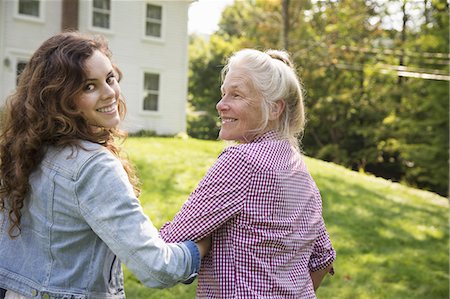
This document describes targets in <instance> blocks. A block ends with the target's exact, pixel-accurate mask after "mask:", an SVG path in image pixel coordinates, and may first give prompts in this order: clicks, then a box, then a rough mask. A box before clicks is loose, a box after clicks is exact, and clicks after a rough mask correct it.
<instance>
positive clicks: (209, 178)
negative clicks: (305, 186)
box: [160, 148, 251, 242]
mask: <svg viewBox="0 0 450 299" xmlns="http://www.w3.org/2000/svg"><path fill="white" fill-rule="evenodd" d="M250 181H251V166H250V165H249V163H248V162H247V160H246V159H245V157H244V156H243V154H242V152H241V151H239V150H238V149H236V148H228V149H226V150H225V151H224V152H222V154H221V155H220V156H219V157H218V159H217V160H216V162H215V163H214V165H213V166H212V167H211V168H210V169H209V171H208V173H207V174H206V175H205V177H204V178H203V179H202V180H201V181H200V183H199V184H198V186H197V188H196V189H195V190H194V191H193V192H192V193H191V195H190V196H189V198H188V200H187V201H186V202H185V203H184V205H183V206H182V207H181V209H180V211H179V212H178V213H177V214H176V215H175V217H174V219H173V220H172V221H171V222H168V223H166V224H165V225H164V226H163V227H162V228H161V229H160V235H161V237H162V238H163V239H164V240H165V241H167V242H179V241H181V240H194V241H197V240H199V239H203V238H205V237H206V236H208V235H210V234H211V233H212V232H213V231H214V230H216V229H217V228H219V227H220V226H221V225H222V224H223V223H225V222H226V221H228V220H229V219H231V218H232V217H234V216H235V215H236V214H238V213H239V212H240V211H241V209H242V207H243V205H244V203H245V199H246V196H247V192H248V185H249V183H250Z"/></svg>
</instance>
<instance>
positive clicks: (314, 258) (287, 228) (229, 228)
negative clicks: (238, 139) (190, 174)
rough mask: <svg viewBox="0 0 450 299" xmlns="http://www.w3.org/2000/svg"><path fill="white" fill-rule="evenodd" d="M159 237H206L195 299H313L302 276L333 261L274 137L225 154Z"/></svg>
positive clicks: (295, 169)
mask: <svg viewBox="0 0 450 299" xmlns="http://www.w3.org/2000/svg"><path fill="white" fill-rule="evenodd" d="M160 234H161V237H162V238H163V239H164V240H165V241H167V242H179V241H183V240H187V239H190V240H199V239H201V238H203V237H205V236H207V235H209V234H211V235H212V248H211V251H210V252H209V254H208V255H207V256H206V257H205V258H204V259H203V260H202V267H201V270H200V275H199V281H198V288H197V298H224V299H230V298H270V299H275V298H283V299H284V298H295V299H299V298H315V294H314V291H313V286H312V281H311V278H310V274H309V272H310V271H316V270H319V269H324V268H326V267H327V266H329V265H330V264H331V263H332V262H333V261H334V259H335V257H336V253H335V251H334V249H333V247H332V245H331V242H330V239H329V237H328V234H327V232H326V230H325V224H324V221H323V218H322V200H321V197H320V193H319V190H318V189H317V187H316V184H315V183H314V181H313V179H312V178H311V176H310V175H309V173H308V171H307V169H306V167H305V164H304V163H303V161H302V159H301V156H300V154H299V153H298V152H297V151H296V150H295V149H294V148H292V147H291V145H290V144H289V142H288V141H286V140H277V139H276V135H275V133H274V132H268V133H266V134H264V135H263V136H261V137H259V138H258V139H256V140H254V141H253V142H251V143H248V144H239V145H236V146H230V147H228V148H226V149H225V150H224V151H223V152H222V153H221V154H220V156H219V157H218V159H217V161H216V162H215V163H214V165H213V166H212V167H211V168H210V170H209V171H208V173H207V174H206V175H205V177H204V178H203V179H202V181H201V182H200V183H199V185H198V186H197V188H196V189H195V190H194V191H193V193H192V194H191V195H190V196H189V199H188V200H187V201H186V202H185V204H184V205H183V207H182V208H181V210H180V211H179V212H178V214H177V215H176V216H175V218H174V219H173V221H172V222H169V223H166V224H165V225H164V226H163V227H162V228H161V230H160Z"/></svg>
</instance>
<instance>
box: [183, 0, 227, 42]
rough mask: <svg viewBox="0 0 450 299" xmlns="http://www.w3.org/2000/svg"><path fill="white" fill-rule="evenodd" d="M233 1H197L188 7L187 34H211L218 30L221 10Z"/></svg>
mask: <svg viewBox="0 0 450 299" xmlns="http://www.w3.org/2000/svg"><path fill="white" fill-rule="evenodd" d="M233 2H234V0H197V1H195V2H193V3H192V4H191V5H190V6H189V22H188V31H189V33H194V32H195V33H198V34H212V33H213V32H214V31H216V30H217V29H218V27H217V24H218V22H219V20H220V16H221V14H222V10H223V9H224V8H225V7H226V6H227V5H230V4H232V3H233Z"/></svg>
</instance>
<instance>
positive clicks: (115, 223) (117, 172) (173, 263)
mask: <svg viewBox="0 0 450 299" xmlns="http://www.w3.org/2000/svg"><path fill="white" fill-rule="evenodd" d="M75 193H76V199H77V201H78V205H79V209H80V213H81V215H82V216H83V217H84V219H85V220H86V222H87V223H88V224H89V226H90V227H91V228H92V230H93V231H94V232H95V233H96V234H97V235H98V236H99V237H100V238H101V239H102V240H103V242H105V243H106V245H107V246H108V247H109V248H110V249H111V251H112V252H114V254H116V255H117V256H118V257H119V259H120V260H121V261H122V262H123V263H124V264H125V265H126V266H127V267H128V268H129V269H130V270H131V271H132V272H133V273H134V274H135V275H136V277H137V278H139V280H140V281H141V282H142V283H143V284H145V285H146V286H148V287H158V288H163V287H170V286H172V285H174V284H176V283H178V282H184V281H186V280H189V279H190V278H191V277H192V275H193V274H195V273H194V272H197V271H198V268H199V254H198V249H197V246H192V245H195V244H193V243H192V244H190V243H189V242H185V243H179V244H167V243H165V242H164V241H163V240H162V239H161V238H159V236H158V231H157V229H156V228H155V227H154V225H153V224H152V222H151V221H150V219H149V218H148V217H147V216H146V215H145V214H144V212H143V210H142V207H141V205H140V203H139V200H138V199H137V198H136V196H135V195H134V192H133V188H132V186H131V184H130V182H129V180H128V176H127V174H126V172H125V170H124V169H123V167H122V165H121V163H120V161H119V160H118V159H116V158H115V157H114V156H113V155H112V154H110V153H108V152H106V151H101V152H100V153H97V154H95V155H93V157H92V158H91V159H90V160H88V161H87V162H86V163H85V165H84V166H83V167H82V168H81V170H80V173H79V175H78V178H77V179H76V182H75ZM194 247H195V248H194ZM195 250H197V252H196V251H195Z"/></svg>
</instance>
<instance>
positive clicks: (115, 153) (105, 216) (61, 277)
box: [0, 32, 208, 299]
mask: <svg viewBox="0 0 450 299" xmlns="http://www.w3.org/2000/svg"><path fill="white" fill-rule="evenodd" d="M120 78H121V72H120V70H119V69H118V68H117V67H116V66H115V65H114V64H112V62H111V53H110V51H109V49H108V46H107V43H106V41H105V40H103V39H101V38H99V37H96V38H91V37H87V36H83V35H81V34H79V33H75V32H74V33H61V34H57V35H55V36H53V37H51V38H49V39H48V40H47V41H45V42H44V43H43V44H42V45H41V46H40V47H39V49H37V51H36V52H35V53H34V54H33V56H32V57H31V59H30V61H29V63H28V64H27V66H26V68H25V69H24V71H23V73H22V74H21V75H20V78H19V83H18V86H17V90H16V92H15V93H14V94H13V95H12V96H10V97H9V99H8V101H7V105H6V107H5V108H4V109H5V110H4V117H3V119H2V122H1V124H2V128H1V138H0V159H1V164H0V179H1V189H0V208H1V213H0V225H1V226H0V244H1V246H0V256H1V258H0V289H2V292H0V296H6V298H79V299H81V298H86V299H88V298H103V299H106V298H124V297H125V293H124V288H123V274H122V268H121V262H123V263H124V264H125V265H126V266H127V267H128V268H129V269H130V270H131V271H132V272H133V273H134V274H135V275H136V276H137V277H138V278H139V279H140V280H141V282H142V283H144V284H145V285H146V286H149V287H169V286H172V285H174V284H176V283H178V282H186V283H188V282H190V281H192V280H193V277H195V275H196V273H197V271H198V268H199V263H200V254H201V255H204V254H205V252H206V249H207V248H208V242H207V241H204V242H201V243H200V244H199V248H198V247H197V246H196V244H195V243H193V242H192V241H186V242H183V243H177V244H167V243H165V242H164V241H163V240H162V239H160V238H159V237H158V231H157V230H156V228H155V227H154V226H153V224H152V223H151V221H150V220H149V219H148V217H147V216H146V215H145V214H144V213H143V210H142V207H141V206H140V203H139V201H138V199H137V196H138V194H139V188H138V185H137V179H136V177H135V174H134V172H133V170H132V167H131V166H130V164H129V163H128V161H127V160H126V159H125V158H123V157H122V156H121V154H120V147H119V146H118V144H117V141H118V138H119V137H122V136H123V135H122V133H121V132H120V130H119V129H118V125H119V123H120V121H121V120H122V118H123V116H124V114H125V103H124V100H123V98H122V95H121V91H120V86H119V83H118V82H119V80H120ZM199 249H200V252H199ZM5 290H6V294H5Z"/></svg>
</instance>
